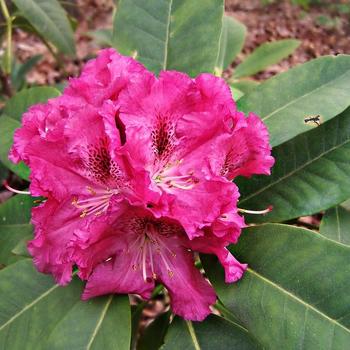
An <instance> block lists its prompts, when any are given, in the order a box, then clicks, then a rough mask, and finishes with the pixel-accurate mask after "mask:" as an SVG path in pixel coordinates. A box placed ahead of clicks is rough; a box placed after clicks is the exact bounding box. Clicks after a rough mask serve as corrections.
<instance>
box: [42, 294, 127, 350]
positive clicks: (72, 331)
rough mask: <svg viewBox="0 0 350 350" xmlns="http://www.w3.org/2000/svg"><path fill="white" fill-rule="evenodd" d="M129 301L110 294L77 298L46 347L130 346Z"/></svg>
mask: <svg viewBox="0 0 350 350" xmlns="http://www.w3.org/2000/svg"><path fill="white" fill-rule="evenodd" d="M130 334H131V320H130V304H129V298H128V297H127V296H116V295H110V296H106V297H99V298H94V299H92V300H89V301H86V302H82V301H80V302H77V303H76V304H75V305H74V306H73V307H72V309H71V310H69V311H68V312H67V313H66V315H65V316H64V318H62V319H61V320H60V321H59V322H58V323H57V325H56V326H55V328H54V330H53V331H52V332H51V334H50V336H49V338H48V341H47V343H46V344H45V348H47V349H62V350H65V349H88V350H93V349H96V350H100V349H104V350H109V349H110V350H113V349H118V350H119V349H120V350H129V348H130Z"/></svg>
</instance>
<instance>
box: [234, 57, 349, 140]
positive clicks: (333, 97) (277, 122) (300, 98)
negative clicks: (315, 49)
mask: <svg viewBox="0 0 350 350" xmlns="http://www.w3.org/2000/svg"><path fill="white" fill-rule="evenodd" d="M349 80H350V56H346V55H339V56H336V57H331V56H325V57H321V58H318V59H315V60H313V61H310V62H308V63H305V64H303V65H300V66H298V67H296V68H292V69H290V70H289V71H287V72H285V73H281V74H279V75H277V76H275V77H273V78H271V79H268V80H267V81H266V82H264V83H262V84H260V85H259V86H258V87H257V88H256V89H254V91H252V92H251V93H250V94H247V95H244V96H243V97H242V98H241V99H240V100H239V103H238V108H239V109H240V110H242V111H243V112H245V113H247V112H249V111H251V112H254V113H256V114H258V115H259V116H260V117H261V118H262V120H263V121H264V122H265V123H266V125H267V127H268V129H269V131H270V137H271V144H272V145H273V146H277V145H279V144H281V143H282V142H285V141H287V140H290V139H291V138H293V137H294V136H296V135H298V134H300V133H302V132H305V131H308V130H310V125H308V124H305V122H304V119H305V118H306V117H308V116H310V115H320V116H321V118H322V120H323V121H326V120H329V119H332V118H333V117H335V116H336V115H338V114H339V113H341V112H342V111H344V110H345V108H346V107H348V106H349V105H350V84H349ZM237 88H238V89H239V87H238V86H237Z"/></svg>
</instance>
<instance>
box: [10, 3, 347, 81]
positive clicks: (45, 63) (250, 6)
mask: <svg viewBox="0 0 350 350" xmlns="http://www.w3.org/2000/svg"><path fill="white" fill-rule="evenodd" d="M8 3H10V1H8ZM60 3H61V4H62V6H63V7H64V8H65V9H66V10H67V12H68V13H69V16H70V20H71V22H73V25H74V26H75V27H76V31H75V42H76V58H73V59H72V58H71V59H70V58H67V57H63V56H62V57H61V58H60V60H61V62H57V61H56V60H55V57H54V56H53V55H52V54H50V52H49V51H48V49H47V46H46V45H45V44H44V43H43V42H42V41H41V40H40V39H39V38H38V36H37V35H36V34H35V33H30V32H28V31H26V28H25V27H22V28H21V27H18V28H16V29H15V30H14V35H13V39H14V40H13V41H14V44H13V50H14V53H15V55H14V56H15V57H16V59H17V60H18V61H19V62H21V63H23V62H26V61H27V60H28V59H30V58H32V57H33V56H37V55H40V58H38V61H37V62H36V64H35V66H33V68H32V69H31V71H29V72H28V74H27V76H26V81H27V83H28V84H31V85H33V84H39V85H43V84H48V85H52V84H56V83H59V82H62V81H64V80H65V79H66V77H67V76H70V75H77V74H78V73H79V71H80V68H81V66H82V64H83V63H84V62H85V61H86V60H87V59H89V58H90V57H92V56H93V55H94V54H95V53H96V52H97V50H98V49H99V48H101V47H104V46H108V44H109V40H110V35H109V33H110V31H111V28H112V19H113V11H114V7H115V6H114V1H113V0H62V1H60ZM225 9H226V13H227V14H229V15H230V16H233V17H235V18H236V19H237V20H239V21H240V22H242V23H243V24H244V25H245V26H246V27H247V34H246V40H245V43H244V46H243V49H242V52H241V53H239V54H238V56H237V58H236V60H235V62H233V63H232V65H231V67H230V69H229V70H228V71H227V72H226V73H227V74H228V75H230V74H232V69H233V67H235V66H236V65H237V64H238V63H240V62H241V61H242V60H244V58H245V57H246V56H247V55H248V54H249V53H251V52H252V51H253V50H254V49H255V48H256V47H258V46H259V45H261V44H263V43H265V42H269V41H274V40H279V39H287V38H295V39H299V40H300V41H301V45H300V46H299V48H298V49H297V50H296V51H295V52H294V53H293V54H292V55H291V56H290V57H289V58H287V59H284V60H283V61H281V62H279V63H278V64H274V65H272V66H270V67H268V68H267V69H265V70H264V71H263V72H261V73H258V74H256V75H254V77H253V78H254V79H256V80H262V79H266V78H268V77H270V76H272V75H274V74H276V73H279V72H281V71H285V70H287V69H288V68H289V67H291V66H295V65H296V64H298V63H303V62H306V61H308V60H310V59H312V58H315V57H318V56H321V55H328V54H341V53H350V1H349V0H333V1H329V0H328V1H327V0H244V1H241V0H226V1H225Z"/></svg>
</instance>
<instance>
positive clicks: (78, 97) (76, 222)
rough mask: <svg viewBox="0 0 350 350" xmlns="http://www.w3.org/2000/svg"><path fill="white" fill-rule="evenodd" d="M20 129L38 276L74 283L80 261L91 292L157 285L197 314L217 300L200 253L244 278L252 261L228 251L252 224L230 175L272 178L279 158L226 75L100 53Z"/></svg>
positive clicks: (229, 277) (17, 144) (146, 290)
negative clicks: (154, 68) (36, 202)
mask: <svg viewBox="0 0 350 350" xmlns="http://www.w3.org/2000/svg"><path fill="white" fill-rule="evenodd" d="M22 124H23V125H22V127H21V128H20V129H18V130H17V131H16V133H15V136H14V145H13V147H12V149H11V152H10V158H11V159H12V160H13V161H14V162H19V161H24V162H25V163H26V164H27V165H28V166H29V167H30V169H31V175H30V179H31V185H30V192H31V194H32V195H35V196H43V197H46V198H47V199H46V201H44V203H42V204H41V205H40V206H39V207H37V208H35V209H33V216H32V222H33V224H34V226H35V238H34V239H33V240H32V241H31V242H30V243H29V245H28V249H29V251H30V253H31V254H32V255H33V257H34V262H35V265H36V266H37V268H38V270H39V271H41V272H44V273H51V274H53V275H54V277H55V279H56V280H57V282H58V283H60V284H66V283H68V282H69V281H70V280H71V275H72V268H73V266H77V267H78V269H79V272H78V275H79V276H80V278H82V279H84V280H87V281H88V282H87V285H86V289H85V291H84V294H83V298H84V299H87V298H91V297H93V296H97V295H101V294H107V293H136V294H140V295H141V296H143V297H145V298H149V297H150V294H151V291H152V289H153V288H154V285H155V283H157V282H160V283H163V284H164V285H165V286H166V288H167V289H168V291H169V294H170V297H171V302H172V308H173V310H174V312H175V313H177V314H179V315H181V316H183V317H184V318H187V319H192V320H202V319H204V318H205V317H206V315H208V313H209V312H210V308H209V306H210V305H212V304H213V303H214V302H215V299H216V297H215V292H214V291H213V289H212V287H211V286H210V284H209V283H208V282H207V281H206V280H205V279H204V277H203V276H202V275H201V273H200V272H199V271H198V270H197V269H196V268H195V266H194V257H193V252H202V253H208V254H215V255H216V256H217V257H218V259H219V261H220V262H221V264H222V265H223V267H224V269H225V279H226V282H228V283H229V282H235V281H237V280H238V279H239V278H241V276H242V274H243V272H244V270H245V269H246V264H241V263H239V262H238V261H237V260H236V259H235V258H234V257H233V256H232V255H231V253H230V252H229V251H228V250H227V248H226V247H227V245H229V244H230V243H236V242H237V240H238V237H239V235H240V232H241V229H242V227H244V226H245V224H244V219H243V217H242V216H240V215H239V213H238V209H237V201H238V198H239V192H238V188H237V186H236V185H235V184H234V183H233V182H232V180H234V179H235V178H236V177H237V176H251V175H253V174H269V171H270V168H271V166H272V165H273V162H274V160H273V158H272V157H271V155H270V153H271V148H270V146H269V140H268V133H267V129H266V127H265V126H264V124H263V123H262V121H261V120H260V119H259V118H258V117H257V116H255V115H253V114H250V115H249V116H248V118H245V116H244V115H243V114H242V113H240V112H238V111H237V110H236V106H235V103H234V101H233V100H232V97H231V92H230V89H229V88H228V87H227V85H226V84H225V82H224V81H223V80H222V79H219V78H216V77H214V76H212V75H210V74H201V75H200V76H198V77H197V78H196V79H191V78H189V77H188V76H187V75H185V74H182V73H179V72H161V74H160V76H159V78H156V77H155V76H154V75H153V74H151V73H150V72H148V71H147V70H146V69H145V68H144V67H143V66H142V65H141V64H139V63H137V62H136V61H134V60H133V59H131V58H127V57H123V56H121V55H119V54H118V53H116V52H115V51H114V50H112V49H109V50H103V51H102V52H101V53H100V55H99V56H98V57H97V58H96V59H95V60H92V61H90V62H89V63H87V65H86V66H85V68H84V70H83V73H82V75H81V76H80V77H79V78H75V79H71V80H70V82H69V85H68V87H67V88H66V90H65V91H64V93H63V95H62V96H60V97H58V98H55V99H51V100H49V101H48V103H47V104H38V105H35V106H33V107H31V108H30V109H29V110H28V112H26V113H25V114H24V116H23V122H22Z"/></svg>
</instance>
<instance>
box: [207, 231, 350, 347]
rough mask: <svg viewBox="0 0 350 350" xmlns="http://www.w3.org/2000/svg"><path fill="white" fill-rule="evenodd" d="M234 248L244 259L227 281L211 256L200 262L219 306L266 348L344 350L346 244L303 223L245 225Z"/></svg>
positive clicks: (347, 334) (347, 339)
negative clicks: (241, 270)
mask: <svg viewBox="0 0 350 350" xmlns="http://www.w3.org/2000/svg"><path fill="white" fill-rule="evenodd" d="M233 253H234V255H235V256H236V258H237V259H238V260H239V261H242V262H246V263H248V264H249V268H248V270H247V271H246V273H245V274H244V276H243V278H242V279H241V280H240V281H238V282H237V283H233V284H226V283H225V282H224V273H223V269H222V267H221V266H220V265H219V264H218V263H217V262H215V260H216V258H215V259H213V258H212V257H205V258H204V259H202V260H203V261H204V266H205V270H206V272H207V274H208V275H209V278H210V280H211V282H212V283H213V284H214V287H215V290H216V292H217V294H218V296H219V298H220V299H221V301H222V302H223V303H224V305H225V306H226V307H227V308H228V309H229V310H230V311H231V312H232V313H234V314H235V315H236V316H237V317H238V319H239V320H240V321H241V322H242V323H243V325H244V326H245V327H246V328H247V329H248V331H249V332H250V334H252V336H254V337H255V338H256V339H257V340H258V341H259V342H260V343H261V345H262V346H263V347H264V348H265V349H281V348H284V349H305V350H313V349H315V350H316V349H317V350H324V349H325V350H329V349H334V350H343V349H346V348H347V347H348V345H349V344H350V329H349V327H350V317H349V316H350V293H349V289H350V269H349V266H350V248H349V247H346V246H345V245H343V244H339V243H337V242H334V241H331V240H329V239H327V238H324V237H323V236H321V235H319V234H318V233H316V232H314V231H310V230H306V229H303V228H298V227H293V226H288V225H280V224H266V225H262V226H255V227H250V228H248V229H246V230H245V231H244V233H243V234H242V236H241V237H240V240H239V243H238V245H236V246H234V247H233Z"/></svg>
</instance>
